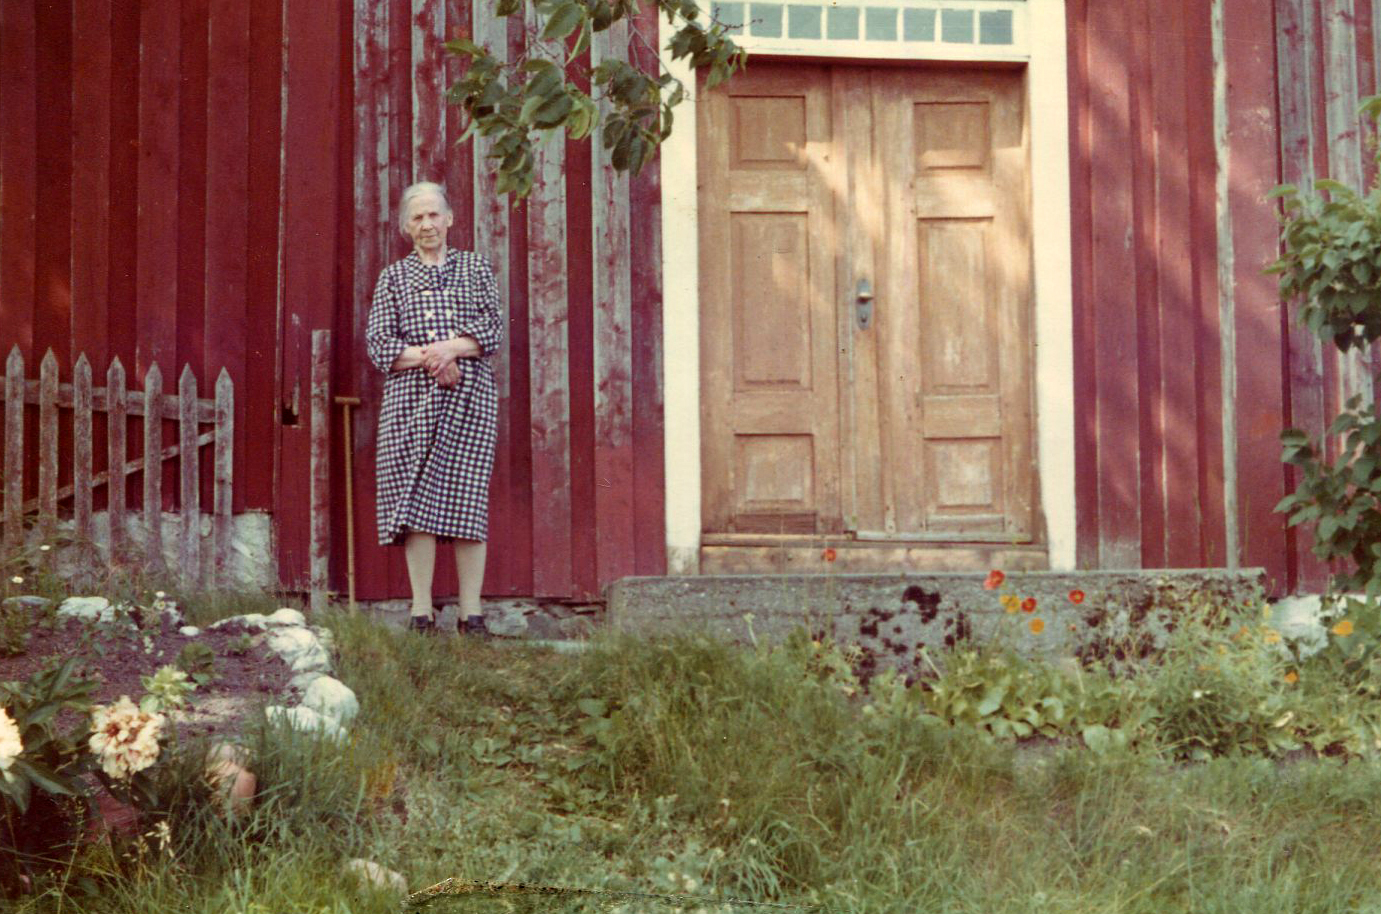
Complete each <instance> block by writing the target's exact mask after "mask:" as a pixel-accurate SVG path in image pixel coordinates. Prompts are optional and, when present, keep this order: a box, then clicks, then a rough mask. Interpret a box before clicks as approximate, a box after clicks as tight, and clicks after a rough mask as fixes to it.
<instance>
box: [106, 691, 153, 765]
mask: <svg viewBox="0 0 1381 914" xmlns="http://www.w3.org/2000/svg"><path fill="white" fill-rule="evenodd" d="M91 730H92V733H91V739H90V740H89V741H88V745H89V746H90V747H91V751H92V752H93V753H95V755H96V758H98V759H99V760H100V762H101V768H103V769H104V770H105V773H106V774H108V775H109V776H110V777H113V778H127V777H129V776H131V775H133V774H135V773H137V772H140V771H143V770H144V769H145V768H147V767H149V766H150V765H152V764H153V763H154V762H155V761H157V760H158V737H159V734H160V733H161V732H162V730H163V715H162V714H157V713H150V712H147V711H141V710H140V709H139V708H138V706H136V705H135V704H134V702H132V701H130V699H129V696H128V695H121V696H120V700H119V701H117V702H115V704H113V705H97V706H96V707H95V708H93V709H92V711H91Z"/></svg>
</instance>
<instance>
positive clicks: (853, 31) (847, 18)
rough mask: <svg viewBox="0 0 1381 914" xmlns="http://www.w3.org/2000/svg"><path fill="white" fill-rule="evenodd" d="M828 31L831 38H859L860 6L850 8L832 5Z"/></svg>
mask: <svg viewBox="0 0 1381 914" xmlns="http://www.w3.org/2000/svg"><path fill="white" fill-rule="evenodd" d="M827 21H828V23H829V25H828V29H829V31H828V33H827V36H828V37H830V38H842V39H845V40H848V39H851V38H852V39H857V38H858V8H857V7H855V8H854V9H849V8H847V7H842V6H832V7H830V15H829V19H828V20H827Z"/></svg>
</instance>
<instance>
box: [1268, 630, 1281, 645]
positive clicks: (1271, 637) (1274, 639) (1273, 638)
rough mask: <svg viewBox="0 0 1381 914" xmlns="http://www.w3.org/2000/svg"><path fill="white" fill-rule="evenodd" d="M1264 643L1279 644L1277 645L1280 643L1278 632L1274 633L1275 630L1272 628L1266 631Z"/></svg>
mask: <svg viewBox="0 0 1381 914" xmlns="http://www.w3.org/2000/svg"><path fill="white" fill-rule="evenodd" d="M1266 643H1267V644H1279V643H1280V632H1278V631H1276V630H1275V629H1273V628H1271V629H1267V630H1266Z"/></svg>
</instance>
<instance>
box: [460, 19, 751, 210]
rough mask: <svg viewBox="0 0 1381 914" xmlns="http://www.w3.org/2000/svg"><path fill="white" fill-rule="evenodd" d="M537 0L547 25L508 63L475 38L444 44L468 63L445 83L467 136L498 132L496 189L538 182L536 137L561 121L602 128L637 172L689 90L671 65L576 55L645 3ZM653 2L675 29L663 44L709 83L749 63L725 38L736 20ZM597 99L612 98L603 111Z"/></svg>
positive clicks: (622, 163) (623, 164)
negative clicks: (649, 67)
mask: <svg viewBox="0 0 1381 914" xmlns="http://www.w3.org/2000/svg"><path fill="white" fill-rule="evenodd" d="M529 2H531V3H532V5H533V6H534V8H535V10H536V12H537V14H538V20H539V23H540V32H539V33H538V34H534V35H531V36H529V41H528V47H527V51H526V53H525V55H524V56H523V57H520V58H519V59H517V60H514V61H511V62H507V63H505V62H502V61H500V60H499V59H498V58H496V57H495V56H494V55H493V54H492V53H491V52H490V50H489V49H488V48H486V47H484V46H482V45H480V44H478V43H477V42H475V41H473V40H472V39H471V38H467V37H460V38H456V39H455V40H453V41H449V42H447V43H446V48H447V50H449V51H451V52H452V53H455V54H458V55H460V56H461V57H464V58H466V60H467V62H468V66H467V68H466V70H465V74H464V75H463V76H462V77H461V78H460V79H459V80H458V81H457V82H456V83H455V84H454V85H452V86H451V87H450V89H449V90H448V91H447V99H448V100H449V101H451V102H453V103H455V104H458V105H460V106H461V108H462V109H464V111H465V113H466V114H467V116H468V117H469V126H468V127H467V130H466V133H465V136H466V137H468V136H471V135H479V136H482V137H487V138H489V139H490V140H492V142H493V145H492V146H491V148H490V151H489V157H490V158H491V159H493V167H494V169H495V171H496V172H497V179H496V188H497V190H498V192H499V193H509V192H512V193H514V194H516V195H517V196H519V197H523V196H526V195H527V193H528V192H529V191H530V190H531V188H532V181H533V148H534V143H535V139H534V136H535V135H536V134H540V133H542V132H552V131H557V130H564V131H565V132H566V133H567V134H568V135H569V136H570V137H571V138H572V139H582V138H584V137H586V136H588V135H589V134H590V133H591V132H592V131H594V130H595V129H596V128H598V130H599V133H600V142H601V144H602V145H603V147H604V148H605V149H607V150H609V152H610V161H611V162H612V164H613V166H614V167H615V168H616V169H618V170H620V171H631V172H633V173H634V174H636V173H637V172H638V171H639V170H640V169H641V168H642V166H643V165H644V164H646V163H647V162H648V161H649V160H650V159H651V158H652V156H653V155H654V153H655V152H656V149H657V147H658V146H659V145H660V144H661V142H662V141H663V140H665V139H666V138H667V137H668V136H669V135H670V134H671V125H672V111H673V109H674V108H675V107H676V106H677V105H678V104H680V103H681V101H682V100H684V99H685V97H686V90H685V87H684V86H683V85H682V84H681V82H680V81H679V80H677V79H676V78H675V77H673V76H672V75H671V74H670V73H667V72H665V70H664V69H663V70H661V71H660V72H657V73H655V74H654V73H648V72H645V71H644V70H643V69H642V68H640V67H639V66H637V65H636V63H631V62H628V61H624V60H619V59H614V58H610V59H606V60H602V61H600V62H599V63H598V64H597V65H595V66H594V67H592V68H585V67H580V66H578V64H577V61H578V60H580V59H581V55H582V54H584V52H585V51H586V50H587V49H588V48H589V46H590V38H591V35H593V34H594V33H596V32H603V31H605V30H606V29H608V28H609V27H610V26H612V25H613V24H614V23H616V22H619V21H621V20H628V19H631V18H632V17H634V16H636V15H637V14H638V12H639V11H640V9H641V8H642V4H641V3H639V2H637V0H529ZM655 3H656V9H657V11H658V12H659V13H660V14H662V15H664V16H666V18H667V22H668V23H669V24H670V25H672V26H673V27H674V28H675V30H676V31H675V32H674V33H673V34H672V36H671V38H670V39H669V40H668V41H667V45H666V49H665V50H666V51H667V52H668V53H669V54H670V55H671V59H672V60H685V61H686V62H687V63H688V64H689V65H690V66H691V67H693V68H697V67H704V68H706V72H707V84H708V85H709V86H710V87H711V88H713V87H714V86H715V85H717V84H718V83H720V82H723V81H724V80H726V79H728V78H729V77H730V76H731V75H732V74H733V73H734V71H735V70H737V69H739V68H740V67H742V66H743V65H744V62H745V60H746V55H745V53H744V52H743V51H742V50H741V49H740V48H738V47H737V46H736V45H735V44H734V43H733V41H731V40H730V39H729V38H728V37H727V31H728V25H726V24H725V23H720V22H715V21H713V20H710V21H708V22H707V21H706V20H707V18H709V17H706V16H705V14H704V13H703V11H702V10H701V9H700V7H699V5H698V4H697V3H696V0H655ZM526 6H527V3H525V2H523V0H499V2H498V4H497V5H496V6H495V7H494V14H495V15H497V16H503V17H508V16H512V15H514V14H519V13H521V12H523V11H524V10H525V9H526ZM649 50H650V49H649ZM650 56H655V54H654V55H650ZM659 63H660V62H659ZM582 83H583V84H586V85H589V86H590V92H589V93H587V92H586V91H585V90H583V89H581V88H580V85H581V84H582ZM597 99H598V100H601V101H603V102H605V104H606V106H607V107H606V111H605V113H604V114H603V115H601V113H600V109H599V106H598V104H597ZM601 117H602V120H603V123H602V124H601V123H600V121H601Z"/></svg>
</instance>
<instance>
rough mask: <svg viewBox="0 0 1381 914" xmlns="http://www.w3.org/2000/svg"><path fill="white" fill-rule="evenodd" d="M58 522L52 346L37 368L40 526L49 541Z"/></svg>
mask: <svg viewBox="0 0 1381 914" xmlns="http://www.w3.org/2000/svg"><path fill="white" fill-rule="evenodd" d="M57 522H58V357H57V356H55V355H53V350H51V349H49V350H48V351H47V352H46V353H44V355H43V361H42V362H40V363H39V369H38V529H39V536H40V537H41V542H45V543H50V542H52V540H53V537H54V536H55V535H56V533H57Z"/></svg>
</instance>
